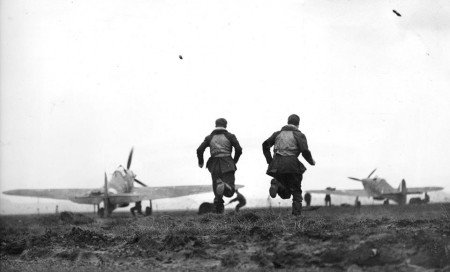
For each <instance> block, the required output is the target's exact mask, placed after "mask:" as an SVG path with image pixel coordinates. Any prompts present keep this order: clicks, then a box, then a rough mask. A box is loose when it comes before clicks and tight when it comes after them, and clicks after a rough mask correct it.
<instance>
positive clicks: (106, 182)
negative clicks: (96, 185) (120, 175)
mask: <svg viewBox="0 0 450 272" xmlns="http://www.w3.org/2000/svg"><path fill="white" fill-rule="evenodd" d="M105 196H106V197H108V177H107V176H106V172H105Z"/></svg>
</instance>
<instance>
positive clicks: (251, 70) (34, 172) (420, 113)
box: [0, 0, 450, 200]
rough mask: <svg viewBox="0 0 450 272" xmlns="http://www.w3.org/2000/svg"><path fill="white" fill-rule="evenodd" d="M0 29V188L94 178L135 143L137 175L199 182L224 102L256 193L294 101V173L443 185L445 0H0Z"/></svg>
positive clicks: (315, 180)
mask: <svg viewBox="0 0 450 272" xmlns="http://www.w3.org/2000/svg"><path fill="white" fill-rule="evenodd" d="M393 10H396V11H397V12H398V13H399V14H401V16H398V15H396V14H395V13H394V12H393ZM0 31H1V32H0V64H1V65H0V76H1V78H0V87H1V93H0V94H1V97H0V98H1V109H0V111H1V120H0V121H1V123H0V126H1V127H0V128H1V130H0V132H1V162H0V167H1V169H0V173H1V176H0V177H1V183H0V191H4V190H10V189H19V188H96V187H100V186H102V184H103V173H104V172H105V171H106V172H107V173H108V174H111V173H112V172H113V171H114V170H115V168H116V167H117V166H118V165H119V164H123V165H126V161H127V157H128V153H129V151H130V149H131V147H133V146H134V147H135V153H134V158H133V163H132V167H131V168H132V170H133V171H134V172H135V173H136V174H137V175H138V178H139V179H140V180H142V181H144V182H145V183H147V184H148V185H151V186H164V185H188V184H210V183H211V181H210V175H209V172H208V171H207V170H205V169H200V168H198V166H197V158H196V149H197V147H198V146H199V145H200V143H201V142H202V141H203V139H204V137H205V136H206V135H208V134H209V133H210V131H211V130H212V129H213V128H214V121H215V119H217V118H219V117H224V118H226V119H227V120H228V129H229V131H230V132H232V133H234V134H235V135H236V136H237V138H238V140H239V141H240V143H241V145H242V147H243V155H242V157H241V160H240V161H239V164H238V171H237V173H236V183H238V184H242V185H245V186H246V188H245V190H243V192H244V194H245V195H246V196H247V198H265V197H267V194H268V193H267V191H268V188H269V182H270V177H269V176H266V175H265V171H266V168H267V165H266V162H265V159H264V156H263V154H262V150H261V144H262V142H263V141H264V140H265V139H267V138H268V137H269V136H270V135H271V134H272V133H273V132H274V131H276V130H279V129H280V128H281V127H282V126H283V125H285V124H286V121H287V117H288V116H289V115H290V114H292V113H296V114H298V115H299V116H300V118H301V121H300V130H301V131H302V132H303V133H305V135H306V137H307V139H308V144H309V147H310V149H311V151H312V154H313V157H314V158H315V160H316V163H317V164H316V166H314V167H313V166H309V165H308V164H307V163H306V162H305V161H304V160H303V159H302V161H303V162H304V164H305V165H306V166H307V168H308V170H307V172H306V173H305V175H304V180H303V189H324V188H325V187H327V186H331V187H337V188H346V189H350V188H354V189H359V188H362V186H361V184H360V183H357V182H355V181H352V180H349V179H347V177H348V176H354V177H358V178H363V177H366V176H367V175H368V174H369V173H370V172H371V171H372V170H373V169H374V168H378V170H377V172H376V173H375V174H376V175H378V176H379V177H384V178H386V179H387V181H388V182H389V183H390V184H391V185H393V186H394V187H397V186H398V184H399V183H400V181H401V179H402V178H405V179H406V182H407V186H411V187H412V186H443V187H447V188H446V191H447V192H448V191H449V189H450V188H449V187H450V182H449V180H450V170H449V165H450V156H449V154H450V125H449V124H450V110H449V106H450V66H449V63H450V51H449V50H448V48H450V2H448V1H446V0H441V1H426V0H423V1H422V0H421V1H388V0H382V1H369V0H367V1H366V0H348V1H343V0H337V1H336V0H323V1H321V0H314V1H312V0H310V1H298V0H297V1H291V0H283V1H279V0H226V1H225V0H189V1H185V0H152V1H123V0H116V1H114V0H112V1H111V0H108V1H87V0H86V1H79V0H73V1H33V0H30V1H23V0H10V1H8V0H2V1H1V2H0ZM179 56H182V59H180V57H179ZM205 155H206V157H209V149H208V150H207V152H206V153H205ZM0 197H5V195H1V196H0ZM5 198H6V197H5ZM212 198H213V196H212V193H211V200H212Z"/></svg>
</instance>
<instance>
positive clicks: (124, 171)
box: [3, 149, 243, 217]
mask: <svg viewBox="0 0 450 272" xmlns="http://www.w3.org/2000/svg"><path fill="white" fill-rule="evenodd" d="M132 157H133V149H131V152H130V155H129V157H128V163H127V168H124V167H123V166H121V165H120V166H119V167H118V168H117V169H116V170H115V171H114V173H113V174H112V178H111V180H109V181H108V178H107V176H106V173H105V185H104V186H103V187H101V188H99V189H19V190H10V191H5V192H3V193H4V194H7V195H16V196H28V197H40V198H52V199H63V200H70V201H72V202H75V203H79V204H91V205H96V206H97V207H99V205H100V203H102V202H103V206H104V208H101V209H98V214H99V215H100V216H101V217H103V216H104V215H105V212H106V216H109V215H111V213H112V212H113V211H114V210H115V209H116V208H117V207H126V206H128V205H129V203H132V202H140V201H142V200H150V201H151V200H154V199H162V198H173V197H180V196H186V195H193V194H200V193H206V192H210V191H212V187H211V185H186V186H163V187H148V186H147V185H145V184H144V183H143V182H141V181H140V180H138V179H136V174H134V173H133V171H131V170H130V166H131V160H132ZM134 182H136V183H139V184H141V185H142V186H145V187H134ZM240 187H243V186H242V185H236V188H240ZM94 207H95V206H94ZM148 209H151V208H150V207H147V211H146V214H151V210H150V211H148Z"/></svg>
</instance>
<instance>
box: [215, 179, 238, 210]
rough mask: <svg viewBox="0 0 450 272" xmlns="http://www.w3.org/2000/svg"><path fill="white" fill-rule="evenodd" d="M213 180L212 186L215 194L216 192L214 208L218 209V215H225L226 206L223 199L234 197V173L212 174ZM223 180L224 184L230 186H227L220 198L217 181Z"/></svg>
mask: <svg viewBox="0 0 450 272" xmlns="http://www.w3.org/2000/svg"><path fill="white" fill-rule="evenodd" d="M211 178H212V186H213V192H214V206H215V207H216V212H217V213H223V211H224V206H223V203H224V201H223V197H224V196H225V197H232V196H233V195H234V191H235V189H234V181H235V177H234V171H233V172H228V173H215V172H213V173H211ZM219 178H220V179H221V180H222V181H223V182H224V183H226V184H228V185H229V186H225V190H224V191H223V196H220V195H218V194H217V192H216V188H217V180H218V179H219Z"/></svg>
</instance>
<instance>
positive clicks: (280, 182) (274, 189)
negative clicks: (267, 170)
mask: <svg viewBox="0 0 450 272" xmlns="http://www.w3.org/2000/svg"><path fill="white" fill-rule="evenodd" d="M288 178H289V177H288V174H278V175H276V178H274V179H272V181H271V182H270V189H269V194H270V197H272V198H275V197H276V196H277V194H278V195H279V196H280V197H281V198H282V199H289V198H291V190H290V189H289V187H288V186H287V181H288Z"/></svg>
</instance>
